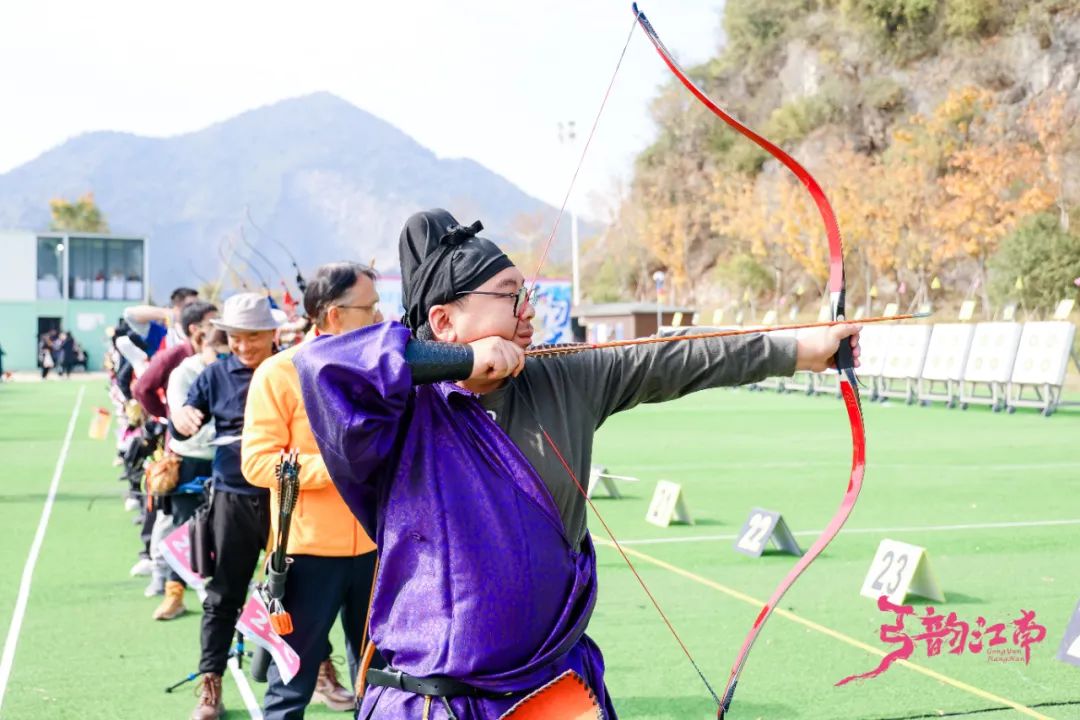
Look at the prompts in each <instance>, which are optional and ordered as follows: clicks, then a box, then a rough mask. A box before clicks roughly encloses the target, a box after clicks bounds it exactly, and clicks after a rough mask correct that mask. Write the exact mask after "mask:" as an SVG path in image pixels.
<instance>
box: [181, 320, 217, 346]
mask: <svg viewBox="0 0 1080 720" xmlns="http://www.w3.org/2000/svg"><path fill="white" fill-rule="evenodd" d="M217 316H218V314H217V311H216V310H211V311H210V312H208V313H207V314H206V316H205V317H204V318H203V319H202V322H200V323H199V324H198V325H189V326H188V328H187V329H188V339H189V340H190V341H191V346H192V347H193V348H195V350H196V351H198V350H199V349H200V348H202V346H203V342H205V341H206V336H207V335H209V334H210V333H211V332H213V330H214V326H213V325H212V324H211V323H210V321H211V320H212V319H214V318H216V317H217Z"/></svg>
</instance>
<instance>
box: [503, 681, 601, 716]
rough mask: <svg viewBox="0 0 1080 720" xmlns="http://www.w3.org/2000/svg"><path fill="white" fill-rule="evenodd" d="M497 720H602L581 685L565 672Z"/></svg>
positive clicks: (598, 706) (598, 708)
mask: <svg viewBox="0 0 1080 720" xmlns="http://www.w3.org/2000/svg"><path fill="white" fill-rule="evenodd" d="M500 720H603V716H602V715H601V713H600V705H599V704H598V703H597V702H596V696H595V695H593V692H592V690H591V689H589V686H588V685H586V684H585V681H584V680H583V679H582V678H581V676H580V675H578V674H577V673H576V672H574V671H573V670H567V671H566V672H564V673H563V674H562V675H560V676H559V677H557V678H555V679H554V680H552V681H551V682H549V683H548V684H547V685H545V686H543V687H542V688H540V689H539V690H537V691H535V692H533V693H532V694H530V695H528V696H527V697H526V698H525V699H523V700H522V701H521V702H519V703H518V704H517V705H515V706H514V707H512V708H510V710H509V711H507V712H506V713H505V714H504V715H503V716H502V717H501V718H500Z"/></svg>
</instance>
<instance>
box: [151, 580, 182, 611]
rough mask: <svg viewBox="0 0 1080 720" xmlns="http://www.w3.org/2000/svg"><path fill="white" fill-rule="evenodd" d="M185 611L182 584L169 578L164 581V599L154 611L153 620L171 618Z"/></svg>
mask: <svg viewBox="0 0 1080 720" xmlns="http://www.w3.org/2000/svg"><path fill="white" fill-rule="evenodd" d="M186 612H187V608H186V607H184V584H183V583H179V582H176V581H175V580H170V581H169V582H167V583H165V599H164V600H162V601H161V604H160V605H158V606H157V610H155V611H154V619H155V620H172V619H173V618H178V617H180V616H181V615H183V614H184V613H186Z"/></svg>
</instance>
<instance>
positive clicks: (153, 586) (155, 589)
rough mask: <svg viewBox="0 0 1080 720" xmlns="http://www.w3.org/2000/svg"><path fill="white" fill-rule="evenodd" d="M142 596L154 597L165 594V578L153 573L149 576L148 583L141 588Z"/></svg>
mask: <svg viewBox="0 0 1080 720" xmlns="http://www.w3.org/2000/svg"><path fill="white" fill-rule="evenodd" d="M142 594H143V597H156V596H158V595H164V594H165V578H163V577H162V576H160V575H158V574H157V573H154V574H153V575H151V576H150V584H149V585H147V586H146V589H145V590H143V593H142Z"/></svg>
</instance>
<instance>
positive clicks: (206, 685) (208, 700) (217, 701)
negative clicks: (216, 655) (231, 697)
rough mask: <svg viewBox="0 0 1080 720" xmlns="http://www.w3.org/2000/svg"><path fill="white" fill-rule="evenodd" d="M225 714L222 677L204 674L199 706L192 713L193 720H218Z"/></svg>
mask: <svg viewBox="0 0 1080 720" xmlns="http://www.w3.org/2000/svg"><path fill="white" fill-rule="evenodd" d="M224 714H225V703H223V702H221V676H220V675H218V674H217V673H204V674H203V676H202V680H201V681H200V683H199V704H198V705H196V706H195V709H194V710H192V711H191V720H217V719H218V718H219V717H221V716H222V715H224Z"/></svg>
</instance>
